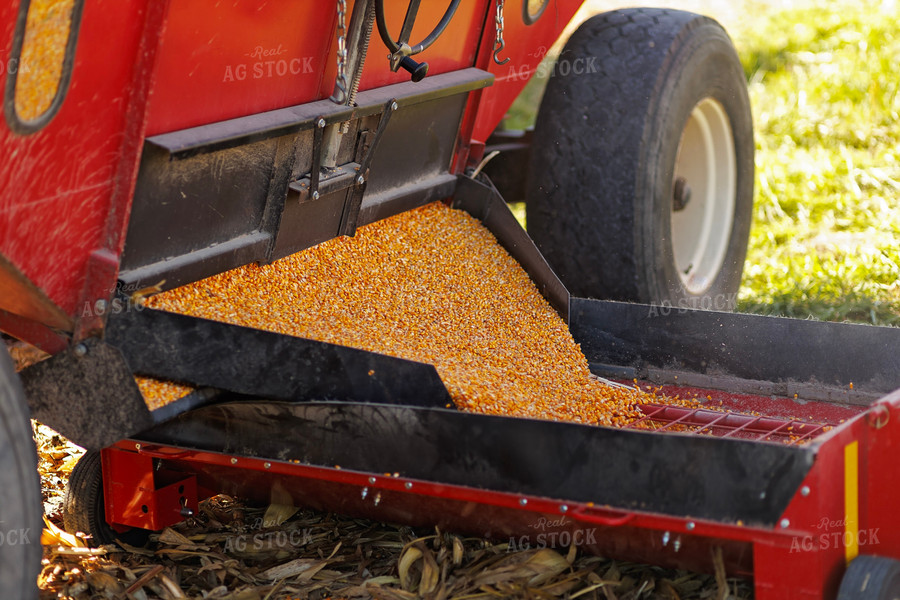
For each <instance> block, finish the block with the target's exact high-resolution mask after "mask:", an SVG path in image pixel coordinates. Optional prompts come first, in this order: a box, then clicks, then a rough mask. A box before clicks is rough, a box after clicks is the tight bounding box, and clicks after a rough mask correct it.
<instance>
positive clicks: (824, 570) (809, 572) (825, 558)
mask: <svg viewBox="0 0 900 600" xmlns="http://www.w3.org/2000/svg"><path fill="white" fill-rule="evenodd" d="M864 435H865V416H864V415H860V416H858V417H856V418H855V419H854V420H853V421H850V422H848V423H846V424H844V425H842V426H840V427H837V428H835V429H834V430H833V431H831V432H829V433H827V434H825V435H824V436H822V437H821V438H819V441H820V443H821V444H822V446H821V448H820V449H819V452H818V453H817V455H816V462H815V464H814V465H813V468H812V470H811V471H810V473H809V475H808V476H807V478H806V480H805V481H804V482H803V485H802V486H801V487H800V489H799V490H798V492H797V494H796V496H795V497H794V499H793V500H792V501H791V503H790V504H789V505H788V508H787V510H785V512H784V515H783V516H782V518H783V523H782V524H781V525H780V526H779V527H780V528H781V529H782V530H783V531H784V533H785V537H782V538H775V539H768V540H760V541H759V542H757V543H756V544H755V545H754V561H755V568H754V571H755V590H756V598H757V599H761V600H762V599H764V600H771V599H782V598H783V599H788V598H825V599H830V598H835V597H836V596H837V590H838V586H839V585H840V580H841V576H842V575H843V573H844V568H845V565H846V557H845V552H846V544H845V541H846V539H847V538H846V535H845V534H846V533H847V531H846V527H847V519H846V514H845V512H846V507H845V504H844V492H845V475H846V474H847V473H848V472H849V473H853V472H854V469H855V467H858V465H846V464H845V462H844V451H845V448H846V446H847V445H848V444H852V443H853V442H855V441H857V440H859V439H860V436H864ZM848 468H849V471H848ZM773 476H774V475H773ZM863 526H864V527H865V525H863ZM853 535H856V534H855V533H854V534H853Z"/></svg>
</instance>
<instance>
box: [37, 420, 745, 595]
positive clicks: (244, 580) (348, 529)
mask: <svg viewBox="0 0 900 600" xmlns="http://www.w3.org/2000/svg"><path fill="white" fill-rule="evenodd" d="M35 437H36V441H37V444H38V453H39V460H40V471H41V477H42V482H43V491H44V500H45V509H46V512H47V524H46V525H47V527H46V529H45V531H44V535H43V537H42V542H43V543H44V557H45V558H44V567H43V570H42V573H41V576H40V588H41V594H40V597H41V599H42V600H49V599H51V598H71V599H74V600H88V599H91V600H94V599H119V598H121V599H128V600H153V599H162V600H170V599H181V598H190V599H192V600H194V599H197V600H199V599H206V598H208V599H215V600H299V599H312V600H319V599H324V598H347V599H356V598H360V599H363V598H376V599H387V600H409V599H413V598H429V599H447V600H451V599H458V600H462V599H466V600H468V599H476V598H484V599H496V598H572V599H574V598H584V599H586V600H589V599H594V600H600V599H603V600H613V599H616V600H632V599H637V598H646V599H652V598H665V599H672V600H675V599H683V600H689V599H705V598H711V599H712V598H716V599H719V600H724V599H726V598H749V597H751V594H752V592H751V587H750V584H749V583H748V582H746V581H743V580H735V579H728V578H726V577H725V574H724V570H723V569H722V568H721V562H719V561H715V557H714V561H715V562H716V563H717V564H719V565H720V568H719V572H718V573H717V574H714V575H701V574H696V573H689V572H686V571H675V570H667V569H662V568H659V567H653V566H648V565H638V564H633V563H625V562H620V561H613V560H608V559H605V558H602V557H597V556H590V555H587V554H584V553H582V552H581V551H579V550H578V549H576V548H574V547H570V548H565V547H558V548H535V547H531V548H528V547H525V546H523V545H522V544H520V543H519V541H517V540H512V541H510V540H494V541H489V540H483V539H480V538H468V537H464V536H460V535H454V534H453V533H449V532H442V531H436V530H414V529H411V528H408V527H400V526H396V525H390V524H384V523H376V522H373V521H366V520H362V519H349V518H346V517H341V516H338V515H334V514H329V513H321V512H314V511H309V510H300V509H297V508H294V507H285V506H280V505H270V506H268V507H250V506H245V505H243V504H242V503H241V501H240V499H234V498H229V497H227V496H216V497H214V498H211V499H209V500H207V501H204V502H203V503H202V505H201V510H200V511H199V512H198V514H197V515H196V516H195V517H193V518H191V519H189V520H188V521H186V522H184V523H183V524H181V525H178V526H176V527H174V528H171V529H166V530H164V531H163V532H161V533H159V534H154V535H152V536H151V537H150V540H149V542H148V543H147V545H146V547H142V548H136V547H131V546H124V545H123V546H121V547H120V546H103V547H100V548H90V547H89V544H88V543H87V542H88V540H85V539H84V538H83V537H80V536H73V535H69V534H67V533H65V532H63V531H61V529H60V528H59V527H60V513H59V511H60V510H61V506H62V494H63V486H64V483H65V480H66V479H67V477H68V473H69V472H70V471H71V469H72V466H74V463H75V461H76V460H77V458H78V457H79V456H80V454H81V450H80V449H79V448H78V447H77V446H74V445H72V444H70V443H69V442H67V441H66V440H65V439H63V438H62V437H60V436H59V435H57V434H55V433H54V432H53V431H52V430H50V429H49V428H46V427H44V426H41V425H36V430H35Z"/></svg>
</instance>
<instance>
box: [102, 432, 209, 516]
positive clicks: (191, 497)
mask: <svg viewBox="0 0 900 600" xmlns="http://www.w3.org/2000/svg"><path fill="white" fill-rule="evenodd" d="M101 452H102V454H101V463H102V465H103V496H104V502H105V506H104V509H105V514H106V516H107V520H108V521H109V522H110V523H111V524H113V525H115V526H117V527H119V528H120V529H121V526H126V527H138V528H141V529H151V530H157V531H158V530H160V529H163V528H164V527H169V526H170V525H174V524H176V523H180V522H181V521H183V520H184V517H183V516H182V515H181V510H182V508H187V509H190V510H192V511H195V512H196V510H197V499H198V498H197V481H196V478H195V477H193V476H183V475H180V474H177V473H171V472H167V471H163V470H158V469H154V464H153V458H151V457H150V456H148V455H146V454H139V453H138V452H135V451H134V449H133V448H132V450H131V451H126V450H123V449H120V448H106V449H104V450H102V451H101Z"/></svg>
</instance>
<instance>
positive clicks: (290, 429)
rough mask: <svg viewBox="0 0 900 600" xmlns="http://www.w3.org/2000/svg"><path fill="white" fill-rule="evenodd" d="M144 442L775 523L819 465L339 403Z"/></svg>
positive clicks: (236, 418)
mask: <svg viewBox="0 0 900 600" xmlns="http://www.w3.org/2000/svg"><path fill="white" fill-rule="evenodd" d="M142 439H143V440H146V441H149V442H156V443H162V444H170V445H174V446H179V447H187V448H193V449H200V450H209V451H216V452H225V453H228V454H237V455H245V456H253V457H259V458H271V459H276V460H297V461H300V462H302V463H305V464H312V465H320V466H327V467H332V466H334V465H337V464H339V465H341V468H343V469H353V470H359V471H364V472H371V473H387V472H390V473H394V472H398V473H400V475H401V476H402V477H409V478H414V479H423V480H428V481H433V482H438V483H444V484H455V485H462V486H469V487H475V488H483V489H488V490H494V491H501V492H511V493H519V494H527V495H533V496H542V497H547V498H555V499H559V500H562V501H568V502H573V501H578V502H594V503H595V504H597V505H601V506H602V505H609V506H611V507H615V508H623V509H638V510H644V511H653V512H659V513H665V514H669V515H675V516H689V517H692V518H701V519H715V520H722V521H730V522H735V521H737V520H738V519H740V520H743V521H744V522H745V523H747V524H751V523H754V524H762V525H774V523H775V522H776V520H777V519H778V518H779V517H780V515H781V514H782V513H783V511H784V510H785V508H786V506H787V504H788V502H789V501H790V499H791V497H792V496H793V495H794V493H795V491H796V490H797V488H798V487H799V485H800V483H801V482H802V480H803V478H804V476H805V475H806V474H807V472H808V471H809V469H810V468H811V466H812V464H813V460H814V458H815V447H793V446H784V445H779V444H771V443H765V442H750V441H744V440H735V439H726V438H714V437H710V436H695V435H681V434H663V433H651V432H644V431H635V430H622V429H613V428H607V427H593V426H587V425H577V424H572V423H557V422H552V421H539V420H533V419H516V418H509V417H496V416H486V415H478V414H472V413H461V412H456V411H449V410H440V409H421V408H414V407H400V406H384V405H363V404H355V403H354V404H351V403H338V402H333V403H307V404H287V403H272V402H264V401H257V402H242V403H238V402H233V403H225V404H216V405H213V406H207V407H204V408H200V409H197V410H195V411H193V412H190V413H186V414H183V415H181V416H180V417H178V418H177V419H175V420H173V421H170V422H169V423H166V424H165V425H162V426H160V427H157V428H155V429H153V430H151V431H149V432H147V433H145V434H142Z"/></svg>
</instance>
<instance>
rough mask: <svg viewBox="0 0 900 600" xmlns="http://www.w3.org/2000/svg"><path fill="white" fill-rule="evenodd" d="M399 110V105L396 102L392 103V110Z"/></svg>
mask: <svg viewBox="0 0 900 600" xmlns="http://www.w3.org/2000/svg"><path fill="white" fill-rule="evenodd" d="M398 108H400V105H399V104H397V103H396V102H391V110H397V109H398Z"/></svg>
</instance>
